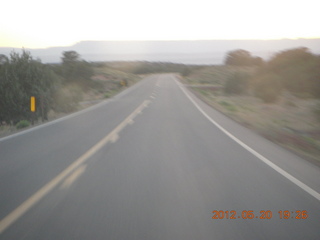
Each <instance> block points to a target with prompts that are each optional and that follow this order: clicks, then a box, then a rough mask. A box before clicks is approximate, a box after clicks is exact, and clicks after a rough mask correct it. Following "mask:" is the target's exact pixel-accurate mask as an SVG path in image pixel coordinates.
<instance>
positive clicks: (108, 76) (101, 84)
mask: <svg viewBox="0 0 320 240" xmlns="http://www.w3.org/2000/svg"><path fill="white" fill-rule="evenodd" d="M93 70H94V75H93V76H92V77H91V79H90V80H88V81H87V82H86V84H85V85H83V84H82V85H77V84H71V85H66V86H64V87H63V88H62V89H59V92H57V94H56V96H57V98H59V99H56V101H57V102H58V103H59V105H61V106H68V107H67V108H66V107H65V108H63V111H58V110H53V109H51V110H50V111H49V113H48V120H49V121H50V120H54V119H57V118H60V117H63V116H66V115H68V114H70V113H72V112H76V111H79V110H82V109H85V108H87V107H90V106H92V105H93V104H96V103H97V102H100V101H102V100H104V99H106V98H110V97H112V96H114V95H116V94H117V93H119V92H121V91H123V90H125V89H126V88H127V87H130V86H132V85H134V84H135V83H137V82H138V81H139V80H141V79H142V77H140V76H138V75H135V74H132V73H128V72H123V71H119V70H117V69H115V68H112V67H110V66H108V65H106V64H99V65H97V66H95V67H94V68H93ZM122 81H126V84H127V86H123V85H122V84H121V83H122ZM39 124H41V121H38V123H36V124H35V125H39ZM28 125H29V124H28ZM29 127H31V126H29ZM22 128H23V129H20V128H18V127H17V126H10V125H0V137H4V136H7V135H10V134H13V133H15V132H18V131H21V130H24V129H26V128H27V126H23V127H22Z"/></svg>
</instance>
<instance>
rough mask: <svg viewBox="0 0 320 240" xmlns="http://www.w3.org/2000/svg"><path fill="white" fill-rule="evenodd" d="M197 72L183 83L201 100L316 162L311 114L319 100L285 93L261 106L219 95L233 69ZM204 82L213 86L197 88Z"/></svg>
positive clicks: (318, 147) (318, 125)
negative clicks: (274, 100) (275, 100)
mask: <svg viewBox="0 0 320 240" xmlns="http://www.w3.org/2000/svg"><path fill="white" fill-rule="evenodd" d="M247 70H248V69H247ZM201 71H204V72H201ZM201 71H200V72H195V73H193V74H192V75H191V76H189V77H188V78H186V79H184V80H183V82H184V83H185V84H188V85H189V89H191V90H192V91H193V92H194V93H196V94H197V95H198V96H199V97H200V98H201V99H203V100H204V101H205V102H207V103H208V104H209V105H211V106H212V107H214V108H215V109H217V110H219V111H220V112H222V113H224V114H225V115H227V116H229V117H230V118H232V119H234V120H235V121H237V122H239V123H241V124H242V125H244V126H246V127H248V128H250V129H252V130H254V131H256V132H257V133H259V134H261V135H262V136H264V137H266V138H267V139H269V140H271V141H273V142H275V143H277V144H280V145H282V146H284V147H286V148H288V149H290V150H292V151H294V152H296V153H297V154H299V155H300V156H303V157H305V158H306V159H313V160H316V161H318V162H319V163H320V121H319V120H318V119H317V118H316V115H315V113H314V109H315V107H316V105H317V104H319V100H316V99H301V98H298V97H295V96H293V95H291V94H290V93H288V92H286V93H283V94H282V96H281V98H280V99H279V101H278V102H277V103H275V104H266V103H263V102H262V101H261V100H260V99H258V98H255V97H254V96H250V95H243V96H239V95H238V96H236V95H235V96H227V95H224V93H223V84H224V82H225V81H226V77H225V76H227V75H229V74H230V72H232V71H234V70H232V69H230V68H227V67H225V68H222V67H221V66H219V67H208V69H203V70H201ZM215 71H217V73H214V72H215ZM223 71H225V73H224V74H223V73H222V72H223ZM202 77H205V81H204V80H202ZM210 78H212V79H211V81H210ZM215 78H218V79H215ZM204 82H205V84H215V85H216V87H215V88H214V89H212V87H211V88H210V87H205V86H204V87H201V86H199V84H200V85H201V84H203V83H204ZM190 84H191V85H192V84H194V85H196V87H192V86H190ZM219 86H220V88H219Z"/></svg>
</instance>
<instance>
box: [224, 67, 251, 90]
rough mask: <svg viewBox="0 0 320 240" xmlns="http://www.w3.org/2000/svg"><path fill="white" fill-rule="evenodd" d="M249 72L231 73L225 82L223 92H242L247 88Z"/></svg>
mask: <svg viewBox="0 0 320 240" xmlns="http://www.w3.org/2000/svg"><path fill="white" fill-rule="evenodd" d="M249 77H250V76H249V74H247V73H245V72H235V73H233V74H232V75H231V76H230V77H229V78H228V80H227V81H226V83H225V86H224V92H225V93H227V94H243V93H245V92H246V90H247V88H248V80H249Z"/></svg>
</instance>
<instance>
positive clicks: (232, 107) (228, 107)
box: [219, 101, 237, 112]
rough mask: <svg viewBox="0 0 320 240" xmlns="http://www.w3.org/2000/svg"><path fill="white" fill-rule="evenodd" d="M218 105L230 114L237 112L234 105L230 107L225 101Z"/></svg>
mask: <svg viewBox="0 0 320 240" xmlns="http://www.w3.org/2000/svg"><path fill="white" fill-rule="evenodd" d="M219 104H220V105H221V106H223V107H225V108H226V109H227V110H229V111H231V112H236V111H237V108H236V107H235V106H234V105H232V104H230V103H228V102H226V101H220V102H219Z"/></svg>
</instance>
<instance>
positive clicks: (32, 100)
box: [30, 96, 36, 112]
mask: <svg viewBox="0 0 320 240" xmlns="http://www.w3.org/2000/svg"><path fill="white" fill-rule="evenodd" d="M30 110H31V112H35V111H36V98H35V97H33V96H32V97H31V98H30Z"/></svg>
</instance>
